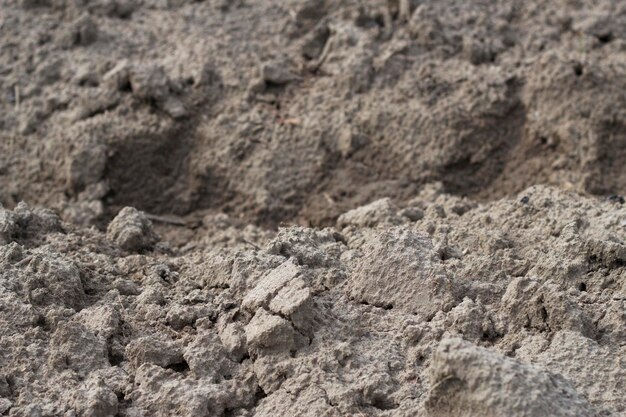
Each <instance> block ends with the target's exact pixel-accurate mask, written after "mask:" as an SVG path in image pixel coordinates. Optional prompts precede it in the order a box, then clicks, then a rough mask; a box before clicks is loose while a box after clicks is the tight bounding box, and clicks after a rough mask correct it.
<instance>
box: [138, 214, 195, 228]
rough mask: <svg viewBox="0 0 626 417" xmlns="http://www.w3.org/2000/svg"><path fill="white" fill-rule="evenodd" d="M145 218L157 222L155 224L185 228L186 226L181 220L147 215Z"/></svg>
mask: <svg viewBox="0 0 626 417" xmlns="http://www.w3.org/2000/svg"><path fill="white" fill-rule="evenodd" d="M146 217H147V218H148V219H150V220H152V221H153V222H157V223H165V224H172V225H174V226H185V227H186V226H187V222H185V221H184V220H183V219H181V218H172V217H166V216H158V215H156V214H148V213H146Z"/></svg>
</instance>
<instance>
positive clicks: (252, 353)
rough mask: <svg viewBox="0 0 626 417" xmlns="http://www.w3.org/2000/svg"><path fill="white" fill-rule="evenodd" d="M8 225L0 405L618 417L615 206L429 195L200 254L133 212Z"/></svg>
mask: <svg viewBox="0 0 626 417" xmlns="http://www.w3.org/2000/svg"><path fill="white" fill-rule="evenodd" d="M416 213H419V215H416ZM0 219H1V221H0V230H2V235H1V237H2V239H3V244H2V246H0V263H1V266H0V274H1V275H0V277H1V281H0V282H1V283H2V285H1V286H0V291H1V293H0V300H1V301H0V305H1V306H2V309H0V326H2V329H3V333H2V336H1V338H0V352H1V355H0V365H1V366H0V369H1V370H2V371H1V372H2V374H1V375H0V397H1V398H0V406H1V407H2V414H3V415H8V416H129V417H130V416H174V415H176V416H189V417H192V416H276V415H294V416H296V415H298V416H300V415H301V416H346V415H354V416H361V415H367V416H425V417H426V416H546V417H547V416H620V415H625V414H626V398H625V397H624V395H623V394H624V383H625V381H626V330H625V329H626V286H625V285H626V281H625V280H624V276H626V245H625V243H624V242H625V241H626V207H625V206H624V205H622V204H620V203H619V202H613V201H601V202H599V201H598V200H596V199H589V198H585V197H581V196H579V195H576V194H573V193H570V192H565V191H561V190H559V189H557V188H551V187H544V186H536V187H532V188H529V189H527V190H525V191H523V192H522V193H521V194H519V195H517V196H516V197H515V198H512V199H503V200H500V201H498V202H494V203H488V204H480V203H475V202H472V201H470V200H468V199H465V198H460V197H457V196H452V195H449V194H445V193H443V192H441V187H439V188H437V187H430V188H428V189H427V190H426V191H425V192H424V193H421V194H420V195H418V196H417V197H416V198H414V199H413V200H411V203H410V205H408V206H407V207H405V208H403V209H400V208H398V207H397V206H396V205H395V204H394V203H392V202H391V201H390V200H388V199H385V200H379V201H376V202H374V203H372V204H370V205H367V206H364V207H361V208H358V209H355V210H353V211H350V212H347V213H346V214H344V215H342V216H341V217H340V220H339V221H338V223H337V225H336V226H335V227H329V228H324V229H316V228H305V227H289V228H281V229H279V230H278V232H277V233H275V234H273V236H267V235H264V234H262V233H260V234H258V235H257V236H263V237H262V238H257V239H256V240H254V241H252V240H247V239H246V242H249V244H246V243H245V242H243V241H242V242H239V243H235V244H231V245H223V246H220V245H218V244H215V243H213V244H203V243H202V242H200V241H198V242H196V243H195V245H196V246H195V247H194V248H193V249H190V250H187V251H183V250H177V249H172V248H171V247H170V246H168V245H166V244H164V242H163V241H159V242H154V239H158V237H156V236H155V232H154V230H153V227H152V224H151V222H150V221H149V220H147V219H146V217H145V215H144V214H143V213H141V212H138V211H136V210H135V209H130V208H127V209H124V210H122V212H121V213H120V215H119V216H118V217H117V218H116V219H115V220H113V222H112V223H111V225H110V226H109V230H108V231H107V233H104V232H101V231H98V230H96V229H94V228H90V229H87V228H83V227H77V226H74V225H72V224H69V223H64V222H62V221H60V220H59V218H58V217H56V215H54V214H53V213H52V212H50V211H48V210H39V209H31V208H29V207H28V206H27V205H25V204H24V203H22V204H20V205H19V206H18V207H17V208H16V209H15V210H7V209H3V210H2V211H1V212H0ZM139 225H141V227H139ZM234 230H236V229H232V230H231V229H228V230H227V231H226V232H225V233H227V234H229V235H231V236H232V235H237V234H238V233H239V235H243V234H244V232H241V231H240V232H236V231H234ZM249 234H250V233H248V235H249ZM125 237H128V238H125ZM130 237H132V239H131V238H130ZM241 239H244V238H243V237H242V238H241ZM251 239H252V238H251ZM129 242H132V243H133V244H132V245H129ZM146 242H151V243H152V245H151V246H150V247H148V246H147V245H145V243H146Z"/></svg>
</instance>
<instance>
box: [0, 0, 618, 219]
mask: <svg viewBox="0 0 626 417" xmlns="http://www.w3.org/2000/svg"><path fill="white" fill-rule="evenodd" d="M0 11H1V12H0V33H1V35H2V42H1V43H0V68H1V69H0V71H1V75H2V76H1V77H0V93H1V94H0V139H1V140H0V203H2V204H3V205H4V206H5V207H14V206H15V205H16V204H17V203H18V202H20V201H22V200H23V201H27V202H29V203H30V204H37V205H42V206H46V207H49V208H53V209H55V210H57V211H58V212H59V213H60V214H61V216H62V218H63V219H65V220H67V221H71V222H73V223H77V224H83V225H92V224H95V225H98V226H99V227H100V228H103V227H106V224H108V222H109V221H110V220H111V219H112V218H113V217H114V216H115V215H116V214H117V212H118V211H119V210H120V209H122V208H123V207H125V206H133V207H135V208H137V209H139V210H143V211H145V212H147V213H150V214H152V215H163V214H168V215H172V214H174V215H178V216H191V220H192V221H193V222H197V221H199V220H200V219H201V218H202V217H203V216H204V215H205V214H207V213H213V214H215V213H220V212H226V213H227V214H229V215H231V216H232V217H233V218H241V219H243V220H244V222H248V223H255V224H260V225H264V226H271V227H275V226H277V225H280V224H282V223H283V222H287V223H289V224H300V225H305V226H306V225H314V226H322V227H323V226H329V225H333V224H334V222H335V220H336V218H337V217H338V216H339V215H340V214H342V213H344V212H346V211H348V210H350V209H353V208H356V207H358V206H361V205H365V204H369V203H371V202H372V201H374V200H377V199H379V198H383V197H390V198H393V199H394V201H396V202H399V203H405V202H408V201H409V200H410V199H411V198H413V197H414V196H415V195H416V194H417V193H418V192H419V191H420V190H421V188H422V187H423V186H424V185H425V184H428V183H432V182H438V181H439V182H441V183H442V184H443V186H444V190H445V191H446V192H448V193H451V194H455V195H459V196H470V197H472V198H474V199H478V200H481V201H488V200H494V199H497V198H500V197H503V196H510V195H512V193H516V192H519V191H521V190H523V189H525V188H527V187H529V186H531V185H535V184H539V183H544V184H553V185H558V186H560V187H562V188H565V189H570V190H576V191H579V192H584V193H591V194H596V195H599V196H602V197H605V196H608V195H612V194H624V193H625V192H626V173H625V172H624V170H623V166H624V161H625V160H626V134H625V133H624V132H625V131H626V129H625V128H624V126H625V125H626V122H625V120H626V99H625V98H624V95H623V94H622V91H623V90H624V89H625V88H626V81H624V80H626V66H624V65H623V63H624V60H625V59H626V29H625V28H626V6H625V5H624V4H623V3H622V2H620V1H617V0H597V1H595V0H594V1H591V0H558V1H550V2H545V1H539V0H530V1H524V2H516V1H512V0H498V1H479V0H474V1H469V2H468V1H465V0H444V1H421V0H388V1H387V0H371V1H363V0H338V1H330V0H289V1H282V2H275V1H270V0H258V1H250V0H202V1H197V0H0Z"/></svg>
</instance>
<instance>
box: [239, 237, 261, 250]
mask: <svg viewBox="0 0 626 417" xmlns="http://www.w3.org/2000/svg"><path fill="white" fill-rule="evenodd" d="M241 240H242V241H243V243H247V244H248V245H250V246H252V247H253V248H254V249H256V250H261V248H260V247H259V246H258V245H256V244H255V243H253V242H250V241H249V240H248V239H243V238H242V239H241Z"/></svg>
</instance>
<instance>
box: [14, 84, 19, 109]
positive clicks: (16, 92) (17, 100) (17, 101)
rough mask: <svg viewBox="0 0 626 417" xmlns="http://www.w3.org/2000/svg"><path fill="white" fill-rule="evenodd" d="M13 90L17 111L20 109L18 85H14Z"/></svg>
mask: <svg viewBox="0 0 626 417" xmlns="http://www.w3.org/2000/svg"><path fill="white" fill-rule="evenodd" d="M14 91H15V110H16V111H19V110H20V86H19V85H16V86H15V87H14Z"/></svg>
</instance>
